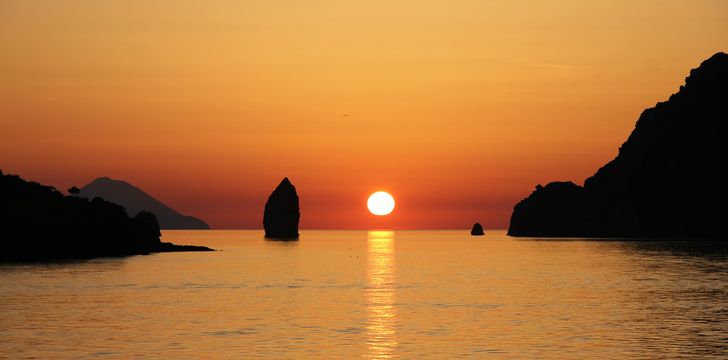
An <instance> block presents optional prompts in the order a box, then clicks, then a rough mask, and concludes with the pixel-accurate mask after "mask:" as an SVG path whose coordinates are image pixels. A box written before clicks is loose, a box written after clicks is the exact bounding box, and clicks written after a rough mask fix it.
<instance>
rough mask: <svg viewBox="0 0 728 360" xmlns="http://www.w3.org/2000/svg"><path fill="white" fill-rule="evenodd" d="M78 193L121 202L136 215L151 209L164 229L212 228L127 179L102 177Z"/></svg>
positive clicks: (82, 195)
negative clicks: (183, 213)
mask: <svg viewBox="0 0 728 360" xmlns="http://www.w3.org/2000/svg"><path fill="white" fill-rule="evenodd" d="M78 195H79V196H80V197H85V198H89V199H92V198H94V197H100V198H102V199H104V200H106V201H111V202H113V203H116V204H119V205H121V206H123V207H124V208H126V211H127V213H128V214H129V215H136V214H138V213H139V212H140V211H149V212H151V213H152V214H154V215H156V217H157V219H158V220H159V226H160V228H162V229H209V228H210V226H209V225H207V223H205V222H204V221H202V220H200V219H198V218H196V217H192V216H187V215H182V214H180V213H178V212H177V211H175V210H174V209H172V208H170V207H169V206H167V205H165V204H163V203H162V202H161V201H159V200H157V199H155V198H153V197H152V196H151V195H149V194H147V193H145V192H144V191H142V190H141V189H140V188H138V187H136V186H134V185H132V184H129V183H128V182H126V181H121V180H114V179H110V178H108V177H100V178H98V179H96V180H94V181H92V182H91V183H89V184H88V185H86V186H84V187H82V188H81V191H80V192H79V194H78Z"/></svg>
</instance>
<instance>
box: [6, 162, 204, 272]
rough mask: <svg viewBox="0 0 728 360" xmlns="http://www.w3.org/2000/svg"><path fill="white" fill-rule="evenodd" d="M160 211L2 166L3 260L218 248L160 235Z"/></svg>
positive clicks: (51, 258)
mask: <svg viewBox="0 0 728 360" xmlns="http://www.w3.org/2000/svg"><path fill="white" fill-rule="evenodd" d="M160 236H161V233H160V230H159V224H158V223H157V219H156V217H155V216H154V214H152V213H150V212H147V211H141V212H139V213H138V214H136V216H134V217H129V216H128V215H127V213H126V210H125V209H124V207H122V206H120V205H117V204H114V203H111V202H108V201H106V200H103V199H101V198H98V197H96V198H94V199H93V200H89V199H86V198H81V197H77V196H64V195H63V194H61V193H60V192H59V191H58V190H56V189H54V188H53V187H50V186H44V185H41V184H39V183H36V182H28V181H25V180H23V179H21V178H20V177H19V176H16V175H8V174H3V172H2V171H0V239H2V247H3V249H2V252H0V261H4V262H7V261H50V260H64V259H89V258H96V257H117V256H128V255H139V254H150V253H156V252H172V251H212V249H210V248H207V247H204V246H187V245H175V244H172V243H165V242H161V241H160V239H159V238H160Z"/></svg>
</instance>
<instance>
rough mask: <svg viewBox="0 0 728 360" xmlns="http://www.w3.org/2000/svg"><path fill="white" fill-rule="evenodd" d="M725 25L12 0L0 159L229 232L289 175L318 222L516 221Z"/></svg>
mask: <svg viewBox="0 0 728 360" xmlns="http://www.w3.org/2000/svg"><path fill="white" fill-rule="evenodd" d="M140 9H144V10H140ZM645 24H649V26H645ZM726 39H728V3H726V2H723V1H692V2H682V1H642V2H638V3H635V2H628V1H616V2H615V1H598V2H589V3H582V2H577V1H558V2H541V1H523V2H512V1H493V2H487V3H485V2H482V1H469V0H462V1H455V2H442V1H431V0H423V1H401V2H396V3H393V2H385V1H370V2H366V3H348V2H347V3H344V2H329V1H313V2H307V3H305V4H304V3H301V2H294V1H266V2H256V1H241V2H214V3H200V4H197V3H194V2H179V1H153V2H148V3H147V2H145V3H134V4H130V3H126V2H96V1H90V0H84V1H67V2H54V1H36V0H28V1H7V0H6V1H2V2H0V53H2V54H3V56H2V57H0V78H2V79H3V81H0V169H2V171H3V172H5V173H14V174H19V175H20V176H22V177H23V178H25V179H28V180H33V181H38V182H41V183H44V184H47V185H52V186H55V187H57V188H58V189H66V188H68V187H70V186H72V185H76V186H79V187H80V186H83V185H85V184H87V183H89V182H91V181H92V180H93V179H95V178H97V177H101V176H109V177H111V178H114V179H121V180H125V181H128V182H130V183H132V184H134V185H136V186H138V187H140V188H141V189H142V190H144V191H146V192H147V193H149V194H151V195H153V196H154V197H155V198H157V199H159V200H161V201H163V202H164V203H166V204H168V205H170V206H172V207H173V208H175V209H176V210H178V211H180V212H182V213H185V214H190V215H194V216H198V217H200V218H202V219H204V220H205V221H207V222H209V224H210V225H211V226H212V227H213V228H218V229H219V228H260V227H261V222H262V211H263V204H264V203H265V200H266V198H267V196H268V195H269V194H270V192H271V191H272V190H273V189H274V188H275V187H276V185H278V183H279V182H280V180H281V179H283V178H284V177H288V178H289V179H291V181H292V182H293V184H294V185H295V186H296V188H297V190H298V193H299V195H300V197H301V211H302V216H301V228H303V229H307V228H309V229H310V228H393V229H402V228H469V227H470V226H471V225H472V224H473V223H474V222H476V221H478V222H480V223H481V224H483V225H484V226H485V227H486V231H487V229H489V228H506V227H507V225H508V219H509V217H510V215H511V211H512V210H513V205H514V204H515V203H516V202H518V201H519V200H520V199H522V198H523V197H525V196H526V195H528V194H529V193H530V192H531V191H532V190H533V187H534V186H535V185H536V184H539V183H541V184H545V183H546V182H548V181H551V180H554V179H556V180H572V181H574V182H577V183H583V180H584V179H585V178H586V177H588V176H590V175H592V174H593V173H594V172H595V171H596V170H597V169H598V168H599V166H601V165H603V164H604V163H606V162H607V161H609V160H611V159H612V158H613V157H614V156H615V155H616V153H617V149H618V148H619V146H620V145H621V144H622V143H623V142H624V141H625V140H626V138H627V136H628V135H629V133H630V131H631V130H632V129H633V127H634V123H635V121H637V118H638V116H639V114H640V113H641V112H642V111H643V110H644V109H646V108H648V107H652V106H654V105H655V103H657V102H659V101H665V100H667V98H668V97H669V96H670V95H671V94H673V93H675V92H677V90H678V88H679V86H680V85H681V84H682V83H683V81H684V79H685V77H686V76H687V75H688V72H689V69H692V68H695V67H697V66H698V65H699V64H700V62H701V61H703V60H705V59H707V58H708V57H710V56H711V55H712V54H714V53H716V52H719V51H728V48H726ZM377 190H385V191H388V192H390V193H391V194H392V195H393V196H394V197H395V199H396V201H397V207H396V208H395V211H394V212H393V213H392V214H391V215H389V216H387V217H375V216H373V215H371V214H370V213H369V212H368V211H367V209H366V200H367V197H368V196H369V194H371V193H373V192H374V191H377Z"/></svg>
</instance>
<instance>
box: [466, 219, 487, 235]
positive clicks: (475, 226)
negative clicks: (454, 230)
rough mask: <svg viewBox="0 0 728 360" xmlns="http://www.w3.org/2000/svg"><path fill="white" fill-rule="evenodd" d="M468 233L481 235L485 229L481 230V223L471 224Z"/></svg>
mask: <svg viewBox="0 0 728 360" xmlns="http://www.w3.org/2000/svg"><path fill="white" fill-rule="evenodd" d="M470 235H473V236H482V235H485V231H483V225H480V223H477V222H476V223H475V224H473V229H472V230H470Z"/></svg>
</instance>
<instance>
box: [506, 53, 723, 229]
mask: <svg viewBox="0 0 728 360" xmlns="http://www.w3.org/2000/svg"><path fill="white" fill-rule="evenodd" d="M726 114H728V54H725V53H717V54H715V55H713V56H712V57H711V58H710V59H708V60H705V61H704V62H703V63H702V64H701V65H700V66H699V67H698V68H697V69H693V70H691V71H690V76H688V77H687V79H685V85H684V86H681V87H680V90H679V91H678V92H677V93H676V94H673V95H672V96H670V98H669V100H668V101H665V102H661V103H658V104H657V105H656V106H655V107H653V108H650V109H647V110H645V111H644V112H642V115H640V118H639V120H638V121H637V124H636V126H635V129H634V130H633V131H632V133H631V134H630V136H629V138H628V139H627V141H626V142H625V143H624V144H623V145H622V147H621V148H620V149H619V154H618V155H617V157H616V158H615V159H614V160H612V161H610V162H609V163H607V164H606V165H604V166H603V167H602V168H601V169H599V170H598V171H597V172H596V174H594V176H592V177H590V178H588V179H586V181H585V182H584V186H578V185H576V184H573V183H571V182H556V183H550V184H548V185H546V186H543V187H542V186H540V185H539V186H537V187H536V190H535V191H534V192H533V193H531V195H529V196H528V197H527V198H526V199H524V200H522V201H521V202H519V203H518V204H517V205H516V206H515V208H514V209H513V215H512V216H511V224H510V227H509V229H508V234H509V235H512V236H544V237H551V236H553V237H564V236H569V237H621V238H624V237H630V238H648V237H660V238H713V239H718V238H721V237H723V234H724V233H725V226H724V223H725V219H724V216H723V213H722V212H721V211H718V210H716V209H721V208H722V207H723V205H724V200H723V199H725V198H726V197H728V194H726V185H725V184H726V183H727V182H728V178H727V177H726V172H725V169H726V167H728V161H727V160H728V158H727V157H726V152H725V134H726V131H725V130H726Z"/></svg>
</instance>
